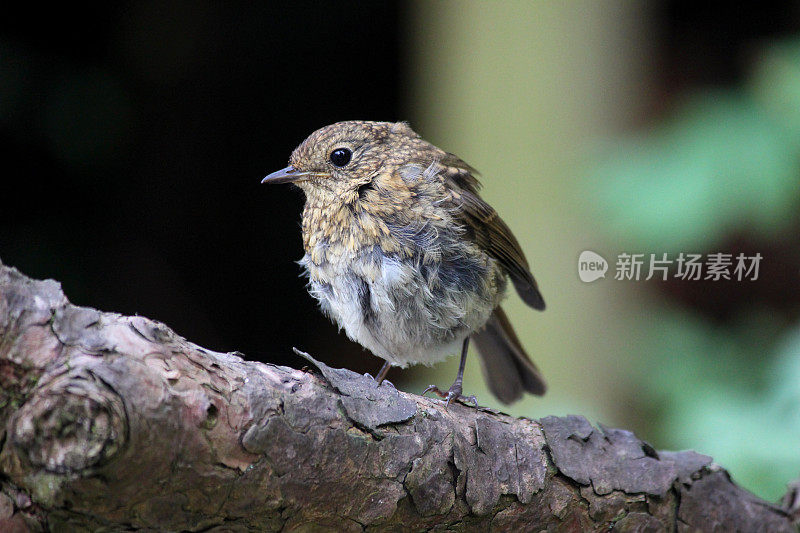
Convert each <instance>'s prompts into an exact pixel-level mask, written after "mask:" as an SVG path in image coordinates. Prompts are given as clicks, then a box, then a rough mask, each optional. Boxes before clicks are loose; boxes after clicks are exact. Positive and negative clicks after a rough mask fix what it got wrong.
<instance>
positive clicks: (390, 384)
mask: <svg viewBox="0 0 800 533" xmlns="http://www.w3.org/2000/svg"><path fill="white" fill-rule="evenodd" d="M364 377H367V378H369V379H371V380H372V381H374V382H375V383H376V385H377V386H378V387H380V386H381V385H383V384H384V383H386V384H387V385H389V386H390V387H391V388H393V389H396V388H397V387H395V386H394V383H392V382H391V381H389V380H388V379H386V378H384V379H383V381H378V378H374V377H372V374H370V373H369V372H364Z"/></svg>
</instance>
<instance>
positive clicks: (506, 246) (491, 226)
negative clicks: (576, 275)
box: [439, 153, 545, 310]
mask: <svg viewBox="0 0 800 533" xmlns="http://www.w3.org/2000/svg"><path fill="white" fill-rule="evenodd" d="M439 164H440V165H441V166H442V167H443V170H442V172H441V175H442V177H443V179H444V180H445V183H446V185H447V187H448V189H450V190H451V191H452V192H453V193H454V194H453V202H454V204H455V205H456V206H457V207H458V209H457V211H456V213H457V215H456V216H457V218H458V219H459V220H460V222H462V223H463V224H464V226H465V227H466V228H467V232H466V235H465V237H467V238H469V239H472V240H473V241H474V242H475V244H477V245H478V246H479V247H480V248H481V249H482V250H483V251H484V252H486V253H487V254H489V255H490V256H491V257H493V258H495V259H496V260H497V261H498V262H499V263H500V264H501V265H502V266H503V268H504V269H505V270H506V272H508V275H509V276H510V277H511V281H512V282H513V283H514V288H515V289H516V290H517V293H519V295H520V297H521V298H522V300H523V301H524V302H525V303H526V304H528V305H529V306H531V307H533V308H534V309H538V310H543V309H544V308H545V303H544V298H543V297H542V295H541V293H540V292H539V287H538V285H537V284H536V280H535V279H534V277H533V274H531V272H530V266H528V261H527V259H525V254H524V253H523V252H522V247H520V245H519V242H518V241H517V239H516V237H514V234H513V233H511V229H509V227H508V225H506V223H505V222H503V219H502V218H500V215H498V214H497V211H495V210H494V208H492V206H490V205H489V204H487V203H486V202H485V201H484V200H483V199H482V198H481V197H480V196H478V190H479V189H480V182H479V181H478V179H477V178H476V177H475V175H476V174H477V172H476V171H475V169H473V168H472V167H471V166H469V165H468V164H467V163H465V162H464V161H462V160H461V159H459V158H458V157H456V156H455V155H453V154H449V153H447V154H445V156H444V157H442V158H441V159H440V161H439Z"/></svg>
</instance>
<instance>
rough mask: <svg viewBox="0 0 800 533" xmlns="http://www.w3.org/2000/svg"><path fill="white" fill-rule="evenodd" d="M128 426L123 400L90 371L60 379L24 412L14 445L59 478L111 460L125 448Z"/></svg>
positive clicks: (17, 422) (15, 422)
mask: <svg viewBox="0 0 800 533" xmlns="http://www.w3.org/2000/svg"><path fill="white" fill-rule="evenodd" d="M127 436H128V421H127V416H126V414H125V408H124V406H123V403H122V399H121V398H120V397H119V395H117V394H116V392H115V391H114V390H112V389H111V388H110V387H109V386H108V385H106V384H105V383H104V382H103V381H101V380H100V379H98V378H96V377H95V376H94V375H92V374H91V372H89V371H83V372H80V373H68V374H64V375H61V376H58V377H56V378H55V379H53V380H52V381H51V382H49V383H48V384H46V385H44V386H43V387H40V388H39V390H38V391H36V392H35V393H34V395H33V396H32V397H31V398H30V399H29V400H28V401H27V402H26V403H25V404H24V405H23V406H22V407H21V408H20V410H19V411H17V413H16V414H15V416H14V419H13V420H12V422H11V431H10V434H9V437H10V439H9V441H10V443H11V444H12V445H13V446H14V447H15V448H16V450H17V455H18V456H19V457H20V458H25V459H27V460H28V461H29V462H30V463H31V464H32V465H33V466H37V467H40V468H43V469H44V470H46V471H48V472H52V473H56V474H65V473H74V472H79V471H83V470H86V469H88V468H91V467H96V466H99V465H101V464H102V463H104V462H106V461H108V460H109V459H110V458H111V457H113V456H114V455H115V454H116V453H117V452H119V451H120V449H121V448H122V447H123V446H124V445H125V442H126V441H127Z"/></svg>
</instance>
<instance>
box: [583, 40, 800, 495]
mask: <svg viewBox="0 0 800 533" xmlns="http://www.w3.org/2000/svg"><path fill="white" fill-rule="evenodd" d="M601 153H602V154H603V155H602V156H599V157H598V158H597V159H598V164H597V165H596V166H595V167H593V170H592V172H591V174H590V176H589V180H588V189H587V194H588V195H589V197H591V198H592V199H593V200H594V202H596V203H595V205H596V206H597V210H598V215H599V216H598V219H599V220H601V221H604V225H605V227H604V230H605V232H606V233H607V235H609V236H610V237H611V238H612V239H613V240H614V241H615V242H616V243H618V244H619V245H620V248H621V249H624V248H630V249H633V250H634V251H637V252H645V253H647V252H673V253H674V252H678V251H684V252H693V251H694V252H696V251H706V252H716V251H725V250H721V249H720V248H721V247H722V246H724V245H725V243H726V238H728V239H729V238H730V237H731V235H736V234H741V233H747V234H748V235H753V236H754V237H755V238H756V239H760V240H757V242H775V241H780V239H781V238H784V239H786V236H787V234H790V232H791V231H792V229H793V228H796V227H797V221H798V216H797V215H798V212H799V210H798V206H799V203H800V195H799V194H798V185H799V184H800V179H799V178H800V41H798V40H796V41H791V42H785V43H780V44H777V45H774V46H772V47H770V48H769V49H767V50H764V51H763V54H762V55H761V56H760V57H758V59H757V61H756V63H755V64H754V66H753V70H752V75H751V77H750V79H749V80H748V82H747V83H746V84H745V86H743V87H739V88H731V89H729V90H725V91H722V90H713V91H712V90H709V91H706V92H703V93H700V94H695V95H693V96H691V97H689V98H687V99H685V100H684V101H683V102H682V104H680V105H679V106H678V107H677V109H675V110H674V112H672V113H670V115H669V116H668V117H666V118H665V119H664V120H663V121H662V122H660V123H659V124H658V125H657V126H656V127H654V128H653V129H651V130H650V131H648V132H645V133H643V134H639V135H637V136H634V137H632V138H628V139H625V140H621V141H617V142H615V143H613V145H612V146H611V147H608V146H606V147H605V148H604V149H603V150H602V152H601ZM782 236H783V237H782ZM788 240H789V241H790V242H796V238H794V237H792V236H791V235H790V237H789V239H788ZM727 242H729V241H727ZM765 260H769V258H767V259H765ZM685 283H692V282H690V281H687V282H685ZM653 300H654V301H655V300H656V299H655V298H654V299H653ZM660 301H661V304H659V303H658V301H656V302H655V303H652V304H650V303H648V305H652V309H649V312H648V314H647V316H643V317H642V318H641V320H642V323H641V324H640V325H641V327H642V331H643V332H644V339H645V341H644V344H643V348H642V354H641V362H640V364H641V366H640V368H639V374H640V375H639V380H638V382H639V383H641V390H640V391H638V392H637V395H638V396H637V400H638V401H641V402H642V403H643V404H646V405H648V410H649V411H648V412H655V413H657V415H656V416H655V417H653V419H652V420H651V421H650V425H651V427H650V430H649V435H654V436H655V437H654V440H656V441H657V442H654V444H656V445H657V446H659V447H672V448H694V449H697V450H700V451H702V452H703V453H708V454H710V455H712V456H713V457H714V459H715V461H716V462H718V463H719V464H721V465H724V466H725V467H726V468H727V469H728V470H729V471H730V472H731V473H732V475H733V477H734V479H735V480H736V481H737V482H739V483H740V484H741V485H743V486H744V487H746V488H748V489H750V490H753V491H754V492H756V493H757V494H760V495H761V496H763V497H765V498H767V499H770V500H775V499H777V498H778V497H779V496H780V495H781V494H782V493H784V492H785V486H786V483H787V482H788V481H790V480H791V479H794V478H796V477H797V476H798V474H800V453H798V443H800V325H797V324H794V325H791V322H790V321H789V320H787V318H791V317H781V316H776V315H775V314H774V313H772V312H771V311H769V310H765V309H763V308H762V309H759V308H757V307H756V306H747V305H744V306H743V308H746V309H748V311H747V312H746V313H739V314H737V316H735V318H733V319H731V320H727V321H725V322H722V323H719V322H715V321H712V320H710V319H709V318H707V317H704V316H703V315H702V314H701V313H698V312H696V311H695V310H693V309H691V307H690V306H688V305H685V304H684V305H683V306H677V305H676V304H674V303H668V301H667V299H666V298H663V299H661V300H660Z"/></svg>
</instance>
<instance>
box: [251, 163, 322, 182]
mask: <svg viewBox="0 0 800 533" xmlns="http://www.w3.org/2000/svg"><path fill="white" fill-rule="evenodd" d="M309 174H310V172H303V171H300V170H297V169H295V168H294V167H293V166H291V165H290V166H288V167H286V168H282V169H280V170H278V171H277V172H273V173H272V174H270V175H269V176H267V177H266V178H264V179H263V180H261V183H293V182H295V181H297V180H300V179H303V178H304V177H306V176H308V175H309Z"/></svg>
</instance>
